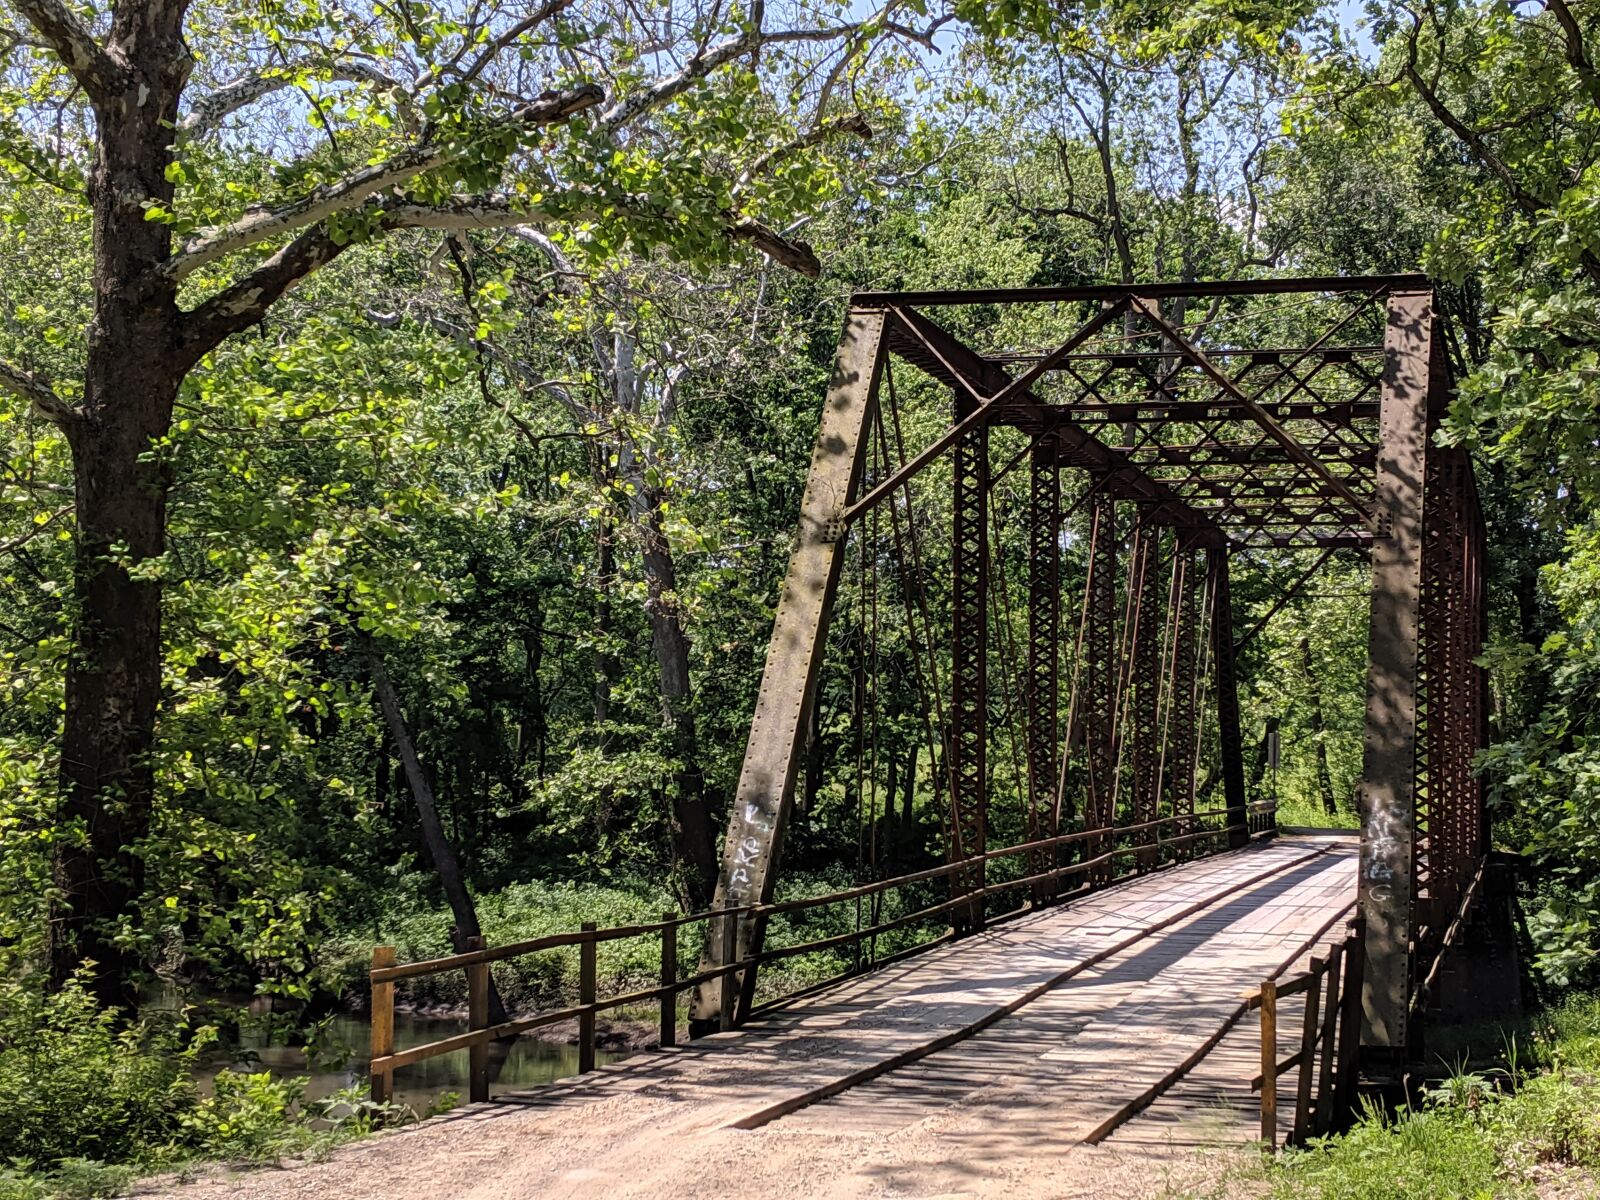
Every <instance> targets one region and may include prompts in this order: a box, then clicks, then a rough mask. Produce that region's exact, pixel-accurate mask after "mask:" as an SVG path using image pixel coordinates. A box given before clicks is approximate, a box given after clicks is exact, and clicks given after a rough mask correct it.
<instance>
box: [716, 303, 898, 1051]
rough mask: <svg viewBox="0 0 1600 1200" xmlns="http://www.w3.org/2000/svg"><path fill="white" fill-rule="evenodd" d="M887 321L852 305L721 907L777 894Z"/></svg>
mask: <svg viewBox="0 0 1600 1200" xmlns="http://www.w3.org/2000/svg"><path fill="white" fill-rule="evenodd" d="M886 320H887V317H886V314H885V313H884V312H883V311H882V310H875V309H855V310H852V311H851V313H850V315H849V317H848V318H847V319H846V321H845V326H844V333H843V336H842V337H841V339H840V342H839V349H838V353H837V354H836V355H835V357H834V362H833V374H832V376H831V378H830V380H829V384H828V394H827V398H826V400H825V401H824V403H823V406H822V421H821V423H820V425H819V426H818V428H817V438H816V445H815V447H814V448H813V450H812V454H811V466H810V470H809V472H808V474H807V476H806V487H805V492H804V494H803V495H802V497H801V500H800V527H799V531H798V534H797V537H796V542H795V547H794V550H793V552H792V553H791V555H790V558H789V569H788V573H787V574H786V575H785V576H784V581H783V586H782V590H781V591H780V592H779V594H778V608H777V612H776V614H775V616H774V619H773V627H772V641H771V643H770V644H769V646H768V650H767V662H766V666H765V668H764V669H763V670H762V673H761V687H760V690H759V691H758V693H757V695H756V708H755V715H754V717H753V718H752V719H751V722H750V739H749V741H748V743H747V744H746V746H745V754H744V764H743V766H742V767H741V768H740V770H739V783H738V786H737V788H736V790H735V792H734V797H733V803H732V805H731V806H730V810H729V816H728V832H727V837H726V839H725V841H724V843H723V851H722V871H721V875H720V877H719V878H718V880H717V889H716V899H715V904H716V906H717V907H729V908H737V907H740V906H743V905H747V904H753V903H765V902H766V901H768V900H770V899H771V898H772V888H773V884H774V881H775V879H776V872H775V869H774V864H775V863H776V861H777V858H778V854H779V852H780V850H781V848H782V845H783V831H784V826H785V825H786V823H787V821H788V818H789V810H790V808H791V806H792V803H793V799H794V780H795V771H796V768H797V766H798V764H799V761H800V754H801V747H802V743H803V741H804V736H805V735H804V731H805V728H806V723H807V720H808V718H809V716H810V711H811V706H812V704H813V703H814V702H815V700H816V683H817V676H818V672H819V671H820V670H821V667H822V657H823V648H824V644H825V642H826V640H827V632H828V622H829V619H830V617H831V616H832V612H833V602H834V596H835V593H836V591H837V589H838V583H839V571H840V567H841V565H842V564H843V561H844V521H843V517H844V511H845V508H846V507H847V506H848V505H849V503H850V500H851V498H852V497H853V496H854V495H855V491H856V488H857V487H858V486H859V485H860V482H861V475H862V469H863V466H864V464H865V461H866V453H865V450H866V437H865V431H866V430H867V429H868V428H870V425H869V422H870V420H871V417H872V412H873V409H874V406H875V405H876V404H877V399H878V380H879V377H880V374H881V372H882V369H883V361H884V356H885V353H886V350H887V346H886V344H885V340H884V326H885V322H886ZM716 927H717V922H708V923H707V928H708V930H715V929H716ZM764 933H765V930H764V928H763V927H762V925H761V923H760V922H759V921H740V922H739V933H738V944H737V950H736V953H737V955H738V958H739V959H743V958H746V957H748V956H749V955H750V954H751V953H754V952H755V951H757V950H759V949H760V947H761V942H762V938H763V935H764ZM724 950H725V947H724V946H723V944H722V941H721V938H720V936H719V935H717V934H715V933H713V934H712V935H710V936H708V940H707V944H706V946H705V947H704V949H703V951H702V954H701V961H702V964H703V965H704V966H705V967H711V966H720V965H721V964H722V963H723V961H724V959H723V957H722V956H723V953H724ZM742 974H743V975H744V978H742V979H740V980H738V981H737V982H736V983H735V984H734V986H736V987H738V988H739V991H740V993H741V997H742V1002H741V1006H740V1011H741V1012H743V1011H748V1009H749V1004H750V998H751V996H752V995H753V994H754V988H755V974H754V972H753V971H748V972H743V973H742ZM726 980H727V977H724V979H723V980H713V981H711V982H709V983H705V984H702V985H701V986H700V987H699V988H697V989H696V990H695V994H694V997H693V1000H692V1003H691V1010H690V1016H691V1029H692V1031H693V1032H704V1031H705V1030H706V1028H707V1026H708V1025H710V1024H712V1023H714V1022H715V1021H716V1020H717V1017H718V1014H719V1013H720V1012H721V1011H723V1009H722V1003H721V1001H722V990H721V989H722V986H724V985H725V981H726Z"/></svg>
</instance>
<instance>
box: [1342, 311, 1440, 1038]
mask: <svg viewBox="0 0 1600 1200" xmlns="http://www.w3.org/2000/svg"><path fill="white" fill-rule="evenodd" d="M1433 323H1434V322H1433V297H1432V294H1431V293H1430V292H1426V291H1416V292H1405V293H1401V294H1399V295H1395V296H1392V297H1390V299H1389V312H1388V325H1387V330H1386V336H1385V339H1384V345H1385V350H1384V371H1383V392H1382V400H1381V405H1382V409H1381V415H1380V417H1379V424H1380V431H1381V441H1380V443H1379V450H1378V467H1377V499H1376V503H1375V506H1374V511H1375V514H1376V516H1377V530H1376V531H1375V532H1376V536H1375V537H1374V540H1373V544H1372V620H1371V624H1370V632H1369V635H1368V644H1367V662H1368V665H1367V733H1366V742H1365V747H1364V750H1363V754H1362V785H1361V786H1362V792H1363V803H1364V807H1365V809H1366V816H1367V819H1366V823H1365V824H1364V825H1363V826H1362V832H1361V866H1360V871H1361V874H1360V883H1359V899H1360V906H1361V914H1362V916H1363V917H1364V918H1365V919H1366V930H1367V933H1366V972H1365V975H1364V978H1363V996H1362V1007H1363V1020H1362V1038H1361V1041H1362V1045H1363V1046H1364V1047H1366V1048H1368V1049H1369V1050H1373V1051H1377V1052H1379V1056H1380V1057H1381V1056H1384V1055H1387V1056H1389V1057H1393V1058H1398V1057H1400V1056H1402V1055H1403V1054H1404V1051H1405V1047H1406V1044H1407V1032H1408V1030H1407V1024H1408V1021H1409V1004H1410V985H1411V970H1412V961H1411V953H1412V942H1413V936H1414V934H1415V913H1414V911H1413V907H1412V898H1413V895H1412V893H1413V876H1412V869H1413V840H1414V838H1415V835H1416V801H1417V797H1416V782H1417V779H1416V773H1417V682H1418V679H1417V636H1418V629H1417V625H1418V609H1419V602H1420V595H1421V589H1422V569H1423V555H1422V504H1423V483H1424V478H1425V473H1426V469H1427V448H1428V392H1429V382H1430V381H1429V375H1430V371H1429V366H1430V364H1429V359H1430V357H1431V356H1432V353H1433Z"/></svg>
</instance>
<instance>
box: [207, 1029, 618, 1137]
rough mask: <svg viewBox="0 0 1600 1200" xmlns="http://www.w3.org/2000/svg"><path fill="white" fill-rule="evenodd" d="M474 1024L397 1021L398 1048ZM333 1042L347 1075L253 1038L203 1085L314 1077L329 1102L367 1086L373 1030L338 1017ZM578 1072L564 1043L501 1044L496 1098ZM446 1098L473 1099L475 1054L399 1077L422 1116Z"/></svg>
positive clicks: (443, 1059)
mask: <svg viewBox="0 0 1600 1200" xmlns="http://www.w3.org/2000/svg"><path fill="white" fill-rule="evenodd" d="M466 1027H467V1026H466V1022H465V1021H462V1020H449V1019H444V1018H438V1017H421V1016H416V1015H413V1014H411V1013H403V1012H397V1013H395V1015H394V1038H395V1048H396V1049H397V1050H405V1049H408V1048H410V1047H412V1046H420V1045H422V1044H423V1043H424V1042H434V1041H438V1040H439V1039H440V1038H445V1037H450V1036H451V1035H452V1034H457V1033H463V1032H465V1031H466ZM330 1040H331V1042H332V1043H334V1044H336V1045H339V1046H342V1047H343V1048H344V1049H345V1050H347V1051H348V1052H349V1055H348V1057H347V1058H346V1060H345V1063H346V1065H345V1066H344V1067H343V1068H340V1069H330V1068H327V1067H323V1066H319V1067H318V1069H316V1070H309V1069H308V1068H307V1066H306V1057H305V1054H304V1052H302V1051H301V1050H300V1049H299V1048H298V1047H294V1046H279V1045H262V1044H260V1042H259V1041H257V1042H256V1043H255V1044H253V1045H252V1044H251V1039H250V1038H249V1037H248V1035H247V1036H246V1038H245V1046H244V1050H245V1053H243V1054H241V1055H240V1056H239V1059H238V1061H236V1062H231V1063H229V1062H221V1063H214V1064H213V1065H212V1066H210V1067H209V1068H207V1069H206V1070H205V1071H203V1072H202V1073H201V1075H200V1084H201V1086H202V1087H203V1088H205V1089H207V1090H209V1089H210V1086H211V1080H212V1079H214V1078H215V1077H216V1075H217V1073H218V1072H220V1071H227V1070H236V1071H262V1070H266V1071H270V1072H272V1073H273V1074H274V1075H278V1076H282V1077H284V1078H290V1077H294V1076H308V1077H309V1078H310V1080H311V1084H310V1086H309V1088H308V1089H307V1092H306V1095H307V1097H308V1098H309V1099H321V1098H322V1097H324V1096H328V1095H331V1094H332V1093H333V1092H336V1091H338V1090H339V1089H340V1088H347V1087H350V1086H351V1085H352V1084H358V1083H359V1084H365V1082H366V1074H367V1053H368V1051H367V1048H368V1046H369V1045H370V1031H369V1029H368V1026H367V1021H366V1018H365V1017H358V1016H339V1017H335V1018H334V1023H333V1028H332V1038H331V1039H330ZM623 1057H626V1055H625V1054H624V1053H621V1052H615V1051H605V1050H599V1051H596V1053H595V1062H596V1063H608V1062H615V1061H616V1060H617V1059H619V1058H623ZM577 1073H578V1048H577V1047H576V1046H569V1045H565V1044H562V1043H558V1042H544V1041H540V1040H538V1039H537V1038H533V1037H527V1036H524V1037H520V1038H518V1039H517V1040H516V1041H515V1042H512V1043H511V1044H510V1045H509V1046H502V1045H494V1046H491V1047H490V1048H489V1078H490V1083H489V1094H490V1095H491V1096H498V1095H501V1094H503V1093H506V1092H514V1091H519V1090H522V1089H524V1088H528V1087H532V1086H534V1085H536V1084H541V1083H549V1082H551V1081H552V1080H555V1079H562V1078H565V1077H566V1076H568V1075H576V1074H577ZM446 1092H457V1093H459V1094H460V1097H461V1099H462V1100H463V1101H465V1100H466V1098H467V1052H466V1051H465V1050H460V1051H457V1052H455V1053H453V1054H442V1055H440V1056H439V1057H438V1058H430V1059H426V1060H424V1061H423V1062H419V1063H414V1064H412V1065H411V1066H409V1067H401V1068H400V1069H399V1070H398V1071H396V1072H395V1076H394V1098H395V1101H396V1102H397V1103H400V1104H408V1105H410V1106H411V1107H412V1108H414V1109H416V1110H417V1112H419V1113H425V1112H427V1111H428V1109H429V1108H430V1107H431V1106H432V1105H434V1104H436V1103H437V1102H438V1101H439V1100H440V1098H441V1097H442V1096H443V1095H444V1094H445V1093H446Z"/></svg>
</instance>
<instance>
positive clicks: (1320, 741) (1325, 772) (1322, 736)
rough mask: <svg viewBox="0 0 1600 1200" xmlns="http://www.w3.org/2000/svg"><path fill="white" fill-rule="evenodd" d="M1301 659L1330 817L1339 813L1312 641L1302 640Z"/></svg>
mask: <svg viewBox="0 0 1600 1200" xmlns="http://www.w3.org/2000/svg"><path fill="white" fill-rule="evenodd" d="M1300 657H1301V661H1302V662H1303V663H1304V664H1305V671H1306V680H1307V682H1309V683H1310V685H1311V738H1312V740H1313V741H1314V742H1315V743H1316V746H1317V791H1319V792H1320V793H1322V811H1323V812H1325V813H1327V814H1328V815H1329V816H1330V817H1331V816H1334V815H1335V814H1336V813H1337V812H1338V811H1339V806H1338V804H1337V803H1336V802H1335V801H1334V798H1333V773H1332V772H1331V771H1330V770H1329V769H1328V743H1327V741H1326V734H1327V723H1326V722H1325V721H1324V720H1323V716H1322V680H1321V678H1320V677H1319V676H1318V675H1317V673H1316V671H1315V670H1314V669H1313V664H1312V662H1311V639H1310V638H1301V639H1300Z"/></svg>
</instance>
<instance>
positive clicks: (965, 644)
mask: <svg viewBox="0 0 1600 1200" xmlns="http://www.w3.org/2000/svg"><path fill="white" fill-rule="evenodd" d="M965 399H966V398H965V397H964V396H962V395H961V394H960V393H958V394H957V405H956V408H957V411H956V416H957V419H960V418H961V417H963V416H966V415H967V411H969V409H968V405H970V401H967V403H966V404H963V401H964V400H965ZM952 466H953V470H952V475H953V481H954V488H955V491H954V497H953V499H954V516H953V519H952V526H953V535H954V541H953V545H952V552H951V559H950V570H951V575H952V576H953V578H952V579H951V587H950V598H951V610H952V611H951V629H950V660H951V661H950V679H951V685H950V686H951V700H950V782H951V795H950V800H951V812H950V844H949V846H948V847H946V849H947V851H948V853H949V855H950V861H952V862H962V861H965V860H968V859H973V858H976V857H977V856H979V855H981V854H983V849H984V832H985V827H986V823H987V816H988V811H987V809H988V761H987V758H988V756H987V751H988V739H989V731H988V710H989V677H988V641H989V633H988V612H989V608H988V602H989V553H988V551H989V544H988V528H989V431H988V430H987V428H985V427H984V426H983V425H978V426H976V427H975V428H973V429H970V430H968V431H967V432H966V433H965V434H964V435H963V436H962V437H961V439H960V440H959V441H957V442H956V444H955V447H954V454H953V458H952ZM984 879H985V871H984V866H983V863H982V862H981V861H980V862H972V863H971V864H970V865H969V866H968V867H967V868H966V869H964V870H961V871H957V872H955V873H954V874H952V875H951V876H950V892H951V898H952V899H955V898H958V897H960V896H964V895H968V894H970V893H972V892H975V891H978V890H980V889H981V888H982V887H983V885H984ZM953 923H954V924H955V926H956V929H957V930H958V931H959V932H971V931H973V930H977V929H981V928H983V897H982V896H981V895H979V896H977V897H975V898H974V900H973V902H972V904H971V905H968V906H958V907H957V908H956V909H955V910H954V922H953Z"/></svg>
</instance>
